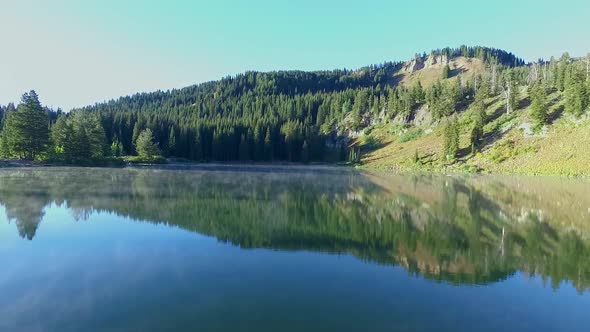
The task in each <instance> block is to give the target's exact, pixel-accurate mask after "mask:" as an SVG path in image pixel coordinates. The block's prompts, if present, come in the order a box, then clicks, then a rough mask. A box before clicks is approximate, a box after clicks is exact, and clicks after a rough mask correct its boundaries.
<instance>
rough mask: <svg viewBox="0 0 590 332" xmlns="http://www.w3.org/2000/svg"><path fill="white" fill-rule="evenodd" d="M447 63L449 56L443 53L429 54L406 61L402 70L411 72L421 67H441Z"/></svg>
mask: <svg viewBox="0 0 590 332" xmlns="http://www.w3.org/2000/svg"><path fill="white" fill-rule="evenodd" d="M448 64H449V57H448V56H446V55H443V54H430V55H429V56H427V57H416V58H414V59H413V60H410V61H408V62H406V63H405V64H404V65H403V67H402V72H404V73H413V72H416V71H418V70H420V69H423V68H432V67H443V66H445V65H448Z"/></svg>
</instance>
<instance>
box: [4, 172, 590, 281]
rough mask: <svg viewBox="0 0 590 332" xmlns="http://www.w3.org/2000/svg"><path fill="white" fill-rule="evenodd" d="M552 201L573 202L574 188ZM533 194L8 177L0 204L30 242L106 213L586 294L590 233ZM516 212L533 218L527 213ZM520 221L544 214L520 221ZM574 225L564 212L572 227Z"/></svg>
mask: <svg viewBox="0 0 590 332" xmlns="http://www.w3.org/2000/svg"><path fill="white" fill-rule="evenodd" d="M31 188H35V189H34V191H32V190H33V189H31ZM488 188H489V189H488ZM519 188H520V189H519ZM533 188H534V186H533ZM517 189H518V190H517ZM546 190H548V189H546ZM554 190H556V191H558V192H561V193H562V195H565V196H567V195H568V193H567V186H566V187H556V188H554ZM576 190H577V189H576ZM531 191H532V189H530V188H528V187H527V186H525V185H522V184H521V185H517V186H511V185H510V184H509V183H504V182H502V181H500V180H494V181H492V180H490V179H488V178H479V177H478V178H468V179H465V180H462V179H455V178H451V177H440V176H413V177H412V176H391V175H384V174H374V173H371V174H368V173H363V175H358V174H357V173H353V172H348V171H338V172H324V173H321V174H319V175H318V174H310V173H300V174H295V175H293V174H290V176H284V174H281V173H262V172H243V173H232V172H186V171H185V172H174V171H155V170H134V169H127V170H102V169H86V170H84V169H83V170H63V169H50V170H33V171H25V170H21V171H5V172H1V173H0V203H2V204H3V205H4V206H5V207H6V211H7V214H9V218H10V219H16V221H17V225H18V227H19V232H20V233H21V235H22V236H23V237H27V238H32V237H33V236H34V234H35V230H36V227H37V225H38V223H39V221H40V220H41V218H42V216H43V207H44V206H45V205H47V204H49V203H51V202H56V203H57V204H62V203H63V204H65V205H66V206H67V207H68V208H69V209H70V210H71V211H72V213H74V214H75V217H76V219H84V217H85V216H87V215H88V214H89V213H90V212H91V211H95V210H99V211H109V212H114V213H116V214H119V215H123V216H128V217H131V218H133V219H136V220H145V221H150V222H154V223H166V224H170V225H175V226H178V227H181V228H183V229H187V230H191V231H195V232H199V233H202V234H207V235H211V236H215V237H216V238H218V239H219V240H221V241H227V242H231V243H233V244H235V245H239V246H241V247H244V248H255V247H264V248H276V249H283V250H300V249H305V250H316V251H328V252H344V253H350V254H353V255H355V256H357V257H359V258H362V259H367V260H371V261H375V262H379V263H381V264H395V265H400V266H403V267H404V268H406V269H407V270H408V271H410V272H412V273H417V274H420V275H424V276H427V277H429V278H433V279H438V280H446V281H450V282H454V283H488V282H493V281H497V280H500V279H503V278H506V277H507V276H509V275H510V274H512V273H514V272H515V271H525V272H528V273H533V274H541V275H543V276H544V277H549V278H551V279H552V281H553V283H554V284H555V285H556V284H558V282H560V281H562V280H569V281H571V282H573V283H574V284H575V285H576V286H577V287H578V288H579V289H585V288H587V287H588V286H589V282H590V279H589V277H590V262H587V261H586V259H585V258H586V257H589V254H590V248H589V245H588V243H587V242H586V241H585V240H582V238H586V234H588V231H587V228H585V227H577V226H578V225H580V226H584V223H582V222H578V223H569V224H567V227H560V223H561V222H562V220H560V219H559V216H560V215H561V210H560V209H553V210H551V211H546V210H543V201H542V199H541V200H539V199H540V198H542V195H533V194H531ZM531 195H532V196H531ZM531 197H534V198H531ZM517 200H522V202H523V203H522V204H523V206H527V207H526V208H521V209H519V208H518V203H517ZM576 204H577V203H576ZM574 206H577V205H574ZM546 207H547V208H552V207H554V205H551V204H547V205H546ZM562 207H563V206H562ZM522 209H533V210H534V209H536V210H538V211H540V212H539V213H529V214H528V215H525V216H524V217H523V214H522V213H520V212H519V211H522ZM566 210H567V208H566ZM575 213H576V212H572V211H563V214H564V216H565V217H564V218H566V219H565V220H569V219H567V218H569V217H570V216H574V215H575ZM539 215H542V216H543V217H542V220H540V219H541V218H539V217H538V216H539ZM549 216H551V218H550V217H549ZM572 230H574V231H575V232H572Z"/></svg>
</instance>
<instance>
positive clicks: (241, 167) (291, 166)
mask: <svg viewBox="0 0 590 332" xmlns="http://www.w3.org/2000/svg"><path fill="white" fill-rule="evenodd" d="M45 167H46V168H51V167H64V168H70V167H71V168H76V167H81V168H154V169H158V168H160V169H169V170H210V171H220V170H230V171H265V170H268V169H269V168H272V169H274V170H281V171H326V170H330V169H336V168H337V169H341V170H361V171H377V172H384V173H423V174H437V175H491V176H493V175H502V176H530V177H560V178H572V179H588V178H590V172H589V173H582V174H575V175H569V174H562V173H543V172H539V173H527V172H494V171H489V170H485V169H483V170H478V171H475V172H473V171H468V170H461V169H456V168H444V169H438V168H437V169H424V168H420V167H415V168H414V167H400V166H399V165H398V166H397V167H396V166H390V167H371V166H365V165H362V164H361V165H351V164H344V163H340V164H338V163H308V164H303V163H294V162H271V163H255V162H252V163H240V162H192V161H190V162H178V161H168V162H167V163H129V162H126V163H121V164H117V163H110V164H108V163H107V164H104V165H100V164H97V165H76V164H64V163H51V162H35V161H29V160H12V159H2V160H0V169H10V168H45Z"/></svg>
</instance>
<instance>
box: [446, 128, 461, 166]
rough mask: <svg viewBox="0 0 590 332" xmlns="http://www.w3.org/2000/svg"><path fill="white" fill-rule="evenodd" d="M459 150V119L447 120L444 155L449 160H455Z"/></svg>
mask: <svg viewBox="0 0 590 332" xmlns="http://www.w3.org/2000/svg"><path fill="white" fill-rule="evenodd" d="M457 152H459V128H458V124H457V119H456V118H453V119H452V120H447V123H446V125H445V128H444V134H443V156H444V158H445V159H446V160H447V161H454V160H455V159H456V158H457Z"/></svg>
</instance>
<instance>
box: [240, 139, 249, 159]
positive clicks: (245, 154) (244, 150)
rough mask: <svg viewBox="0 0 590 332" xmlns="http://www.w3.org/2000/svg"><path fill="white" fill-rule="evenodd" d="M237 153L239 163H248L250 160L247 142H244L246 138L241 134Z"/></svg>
mask: <svg viewBox="0 0 590 332" xmlns="http://www.w3.org/2000/svg"><path fill="white" fill-rule="evenodd" d="M239 150H240V151H239V152H240V160H241V161H248V160H250V155H249V154H250V151H249V148H248V142H247V141H246V136H245V135H244V134H242V138H241V139H240V146H239Z"/></svg>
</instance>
